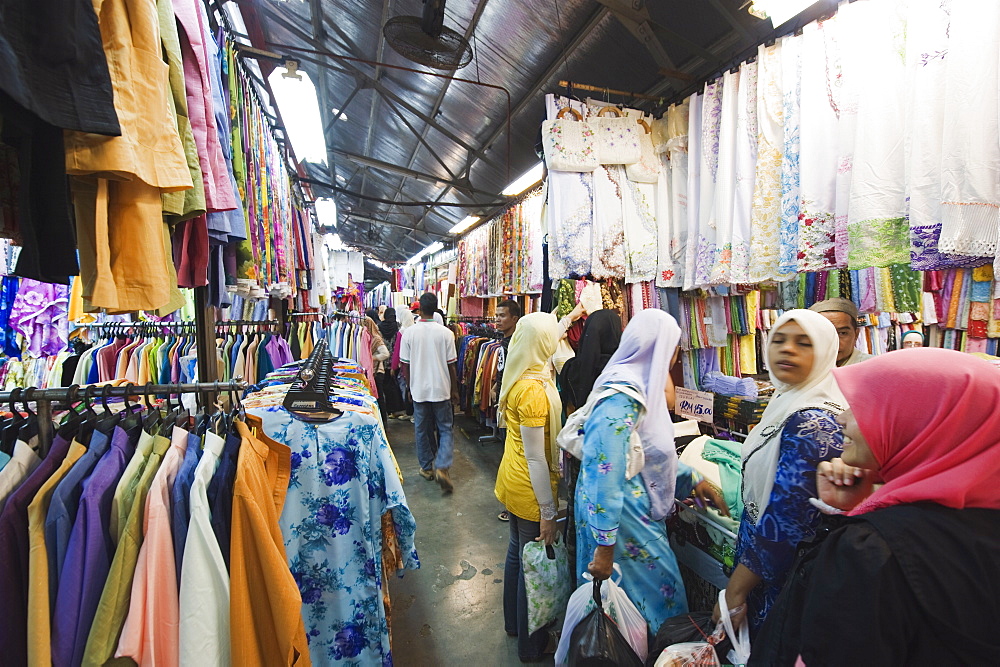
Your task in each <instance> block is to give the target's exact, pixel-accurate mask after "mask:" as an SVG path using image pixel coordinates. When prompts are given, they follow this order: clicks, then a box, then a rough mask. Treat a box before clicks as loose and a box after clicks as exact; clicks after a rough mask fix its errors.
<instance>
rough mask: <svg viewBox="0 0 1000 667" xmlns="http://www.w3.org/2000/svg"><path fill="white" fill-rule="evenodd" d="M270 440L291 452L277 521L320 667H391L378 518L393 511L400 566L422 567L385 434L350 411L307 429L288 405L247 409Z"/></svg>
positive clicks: (312, 650)
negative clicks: (336, 666)
mask: <svg viewBox="0 0 1000 667" xmlns="http://www.w3.org/2000/svg"><path fill="white" fill-rule="evenodd" d="M251 412H252V413H253V414H256V415H257V416H259V417H260V418H261V419H262V421H263V424H264V432H265V433H266V434H267V435H268V437H270V438H272V439H274V440H277V441H278V442H282V443H284V444H286V445H288V446H289V447H291V448H292V472H291V480H290V481H289V485H288V495H287V497H286V499H285V507H284V510H283V512H282V514H281V520H280V524H281V534H282V536H283V538H284V541H285V551H286V553H287V555H288V561H289V566H290V568H291V570H292V574H293V575H294V577H295V581H296V583H297V584H298V586H299V591H300V592H301V594H302V616H303V619H304V620H305V626H306V635H307V636H308V638H309V653H310V657H311V658H312V663H313V664H314V665H325V664H330V663H331V662H334V661H343V662H344V663H345V664H349V665H391V664H392V654H391V652H390V646H389V625H388V621H387V618H386V611H385V606H384V603H383V599H382V592H383V582H382V515H383V514H384V513H385V512H386V511H391V512H392V518H393V524H394V525H395V529H396V536H397V539H398V544H399V551H400V553H401V554H402V561H403V569H416V568H418V567H420V562H419V560H418V559H417V552H416V549H415V548H414V545H413V536H414V532H415V531H416V522H415V521H414V519H413V515H412V514H410V510H409V508H408V507H407V505H406V497H405V496H404V494H403V487H402V484H401V483H400V481H399V477H398V476H397V474H396V468H395V464H394V462H393V459H392V454H391V452H390V450H389V444H388V443H387V442H386V440H385V437H384V435H383V431H382V429H381V428H380V427H379V426H378V424H377V422H376V418H375V417H372V416H371V415H367V414H361V413H357V412H351V411H345V412H344V414H343V415H341V416H340V417H338V418H337V419H335V420H333V421H331V422H327V423H323V424H309V423H306V422H303V421H299V420H297V419H295V418H294V417H292V416H291V415H290V414H289V413H288V412H287V411H286V410H285V409H284V408H282V407H280V406H272V407H266V408H257V409H254V410H251Z"/></svg>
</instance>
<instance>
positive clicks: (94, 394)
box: [0, 379, 248, 442]
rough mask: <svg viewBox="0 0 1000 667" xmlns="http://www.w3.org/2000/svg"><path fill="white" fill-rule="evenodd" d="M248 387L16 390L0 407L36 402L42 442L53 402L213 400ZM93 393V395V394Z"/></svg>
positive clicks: (0, 394)
mask: <svg viewBox="0 0 1000 667" xmlns="http://www.w3.org/2000/svg"><path fill="white" fill-rule="evenodd" d="M247 386H248V385H247V383H246V382H245V381H243V380H242V379H237V380H231V381H229V382H194V383H188V384H153V383H148V384H144V385H142V386H141V387H140V386H139V385H137V384H133V383H131V382H130V383H128V384H126V385H121V386H117V387H116V386H112V385H103V386H100V387H98V386H96V385H87V386H86V387H81V386H80V385H76V384H75V385H72V386H70V387H56V388H52V389H38V388H36V387H27V388H22V387H17V388H14V389H12V390H10V391H0V403H11V402H12V401H13V402H18V401H25V402H30V401H35V405H36V410H37V412H38V435H39V438H41V440H42V441H43V442H49V441H51V439H52V404H53V403H55V402H59V403H65V404H67V405H68V404H71V403H76V402H78V401H81V400H93V399H102V400H103V399H107V398H126V397H128V396H139V395H153V394H209V395H211V396H214V395H215V394H218V393H220V392H224V391H228V392H242V391H244V390H245V389H246V388H247ZM92 390H93V391H92Z"/></svg>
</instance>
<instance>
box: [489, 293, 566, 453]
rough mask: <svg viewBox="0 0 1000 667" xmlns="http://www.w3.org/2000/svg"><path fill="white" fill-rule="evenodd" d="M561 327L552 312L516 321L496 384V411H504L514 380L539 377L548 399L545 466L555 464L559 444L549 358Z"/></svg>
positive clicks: (556, 393)
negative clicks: (497, 399) (498, 406)
mask: <svg viewBox="0 0 1000 667" xmlns="http://www.w3.org/2000/svg"><path fill="white" fill-rule="evenodd" d="M564 333H565V329H564V328H563V327H562V326H560V324H559V320H557V319H556V316H555V315H553V314H552V313H530V314H528V315H525V316H524V317H522V318H521V319H519V320H518V321H517V328H516V329H515V330H514V335H513V336H512V337H511V339H510V345H509V347H508V348H507V356H506V358H505V359H504V370H503V383H502V384H501V385H500V408H499V409H500V412H501V413H502V415H503V416H504V417H506V414H507V409H506V405H507V400H508V397H509V395H510V392H511V390H512V389H513V387H514V384H515V383H517V382H518V381H519V380H521V379H522V378H524V377H533V378H538V379H539V380H542V381H543V386H544V388H545V393H546V396H547V397H548V400H549V431H548V437H547V438H546V444H547V447H546V450H547V454H548V458H549V469H550V470H553V469H554V468H557V463H558V460H559V456H558V454H559V445H558V444H556V436H557V435H558V434H559V430H560V429H561V428H562V400H561V399H560V398H559V390H558V389H556V383H555V379H554V377H553V370H552V364H551V363H550V362H549V360H550V359H551V358H552V355H553V354H555V351H556V347H557V346H558V344H559V339H560V338H562V336H563V334H564Z"/></svg>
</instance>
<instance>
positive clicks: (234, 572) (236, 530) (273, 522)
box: [229, 417, 311, 667]
mask: <svg viewBox="0 0 1000 667" xmlns="http://www.w3.org/2000/svg"><path fill="white" fill-rule="evenodd" d="M236 428H237V431H238V432H239V434H240V437H241V439H242V443H241V445H240V450H239V451H240V454H239V461H238V464H237V472H236V479H235V482H234V486H233V519H232V521H233V523H232V554H231V557H232V561H231V564H230V598H229V618H230V624H231V625H230V646H231V657H232V661H233V664H236V665H248V666H252V665H260V666H262V667H263V666H266V665H277V664H283V665H309V664H311V662H310V658H309V647H308V645H307V642H306V634H305V626H304V625H303V621H302V614H301V607H302V596H301V595H300V593H299V590H298V586H297V585H296V581H295V578H294V577H293V576H292V573H291V572H290V571H289V567H288V562H287V557H286V555H285V547H284V540H283V538H282V535H281V527H280V525H279V517H280V515H281V512H282V508H283V507H284V504H285V496H286V493H287V489H288V483H289V480H290V473H291V451H290V449H289V447H288V446H287V445H284V444H281V443H279V442H276V441H274V440H272V439H271V438H269V437H267V436H266V435H265V434H264V432H263V429H262V427H261V422H260V419H259V418H257V417H249V418H248V422H237V423H236Z"/></svg>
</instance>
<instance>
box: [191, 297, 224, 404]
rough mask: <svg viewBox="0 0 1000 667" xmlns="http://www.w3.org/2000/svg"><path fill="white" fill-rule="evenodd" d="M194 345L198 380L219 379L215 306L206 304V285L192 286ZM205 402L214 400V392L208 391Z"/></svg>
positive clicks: (213, 380)
mask: <svg viewBox="0 0 1000 667" xmlns="http://www.w3.org/2000/svg"><path fill="white" fill-rule="evenodd" d="M194 322H195V345H197V347H198V380H199V381H201V382H215V381H216V380H218V379H219V364H218V362H217V361H216V343H215V307H214V306H210V305H209V304H208V287H195V288H194ZM205 402H206V404H208V405H211V404H213V403H214V402H215V394H214V393H209V394H208V396H207V397H206V401H205Z"/></svg>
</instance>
